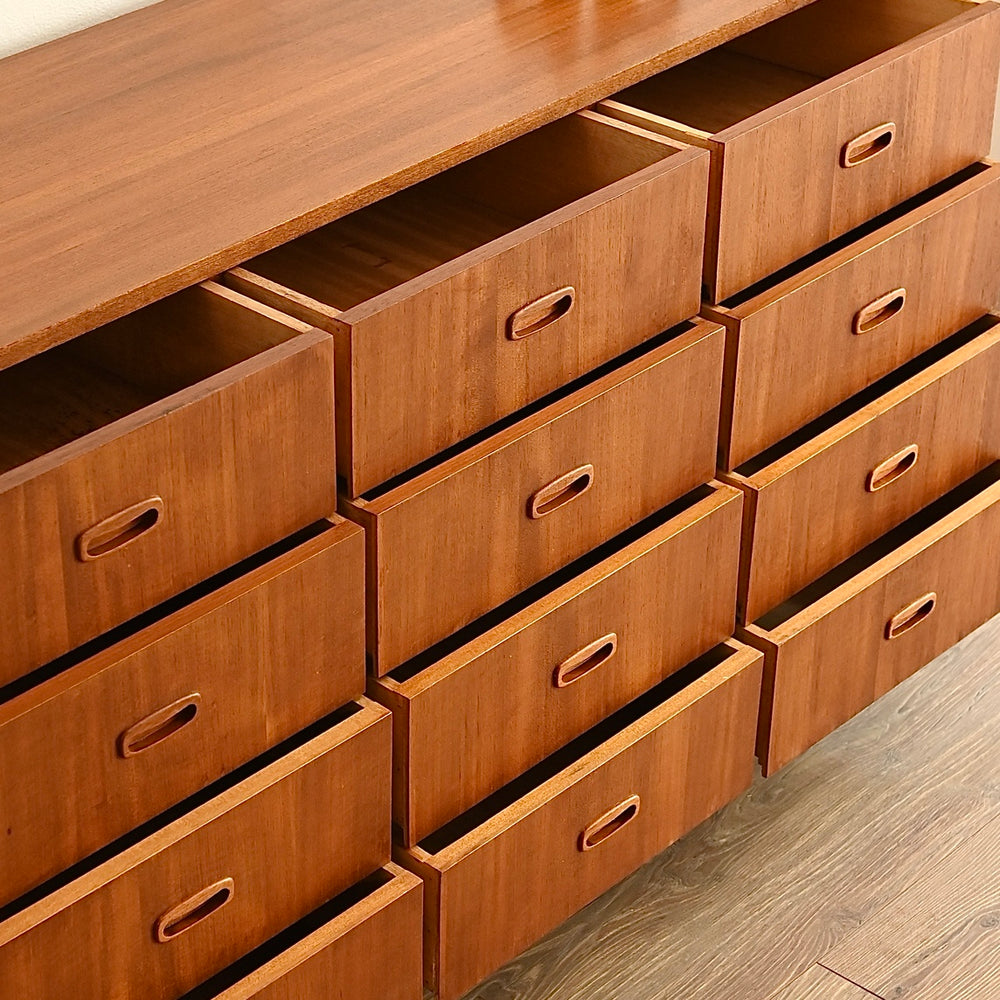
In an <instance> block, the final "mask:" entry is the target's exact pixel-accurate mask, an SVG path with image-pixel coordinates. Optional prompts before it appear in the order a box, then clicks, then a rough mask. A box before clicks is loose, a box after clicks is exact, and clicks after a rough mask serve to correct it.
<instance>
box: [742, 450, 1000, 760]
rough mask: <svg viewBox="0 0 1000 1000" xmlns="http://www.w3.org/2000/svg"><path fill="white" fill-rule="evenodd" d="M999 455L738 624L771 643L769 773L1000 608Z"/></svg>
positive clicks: (764, 752)
mask: <svg viewBox="0 0 1000 1000" xmlns="http://www.w3.org/2000/svg"><path fill="white" fill-rule="evenodd" d="M998 565H1000V464H998V465H993V466H990V468H989V469H986V470H984V471H983V472H982V473H979V474H977V475H976V476H975V477H973V478H972V479H971V480H968V481H967V482H966V483H964V484H962V486H960V487H958V488H956V489H955V490H953V491H952V492H951V493H949V494H947V495H946V496H945V497H943V498H941V500H938V501H935V503H933V504H931V505H930V506H928V507H925V508H924V510H922V511H921V512H920V513H919V514H916V515H915V516H914V517H912V518H910V520H908V521H906V522H905V523H904V524H902V525H900V526H899V527H898V528H896V529H894V530H893V531H891V532H889V533H888V534H886V535H884V536H883V537H882V538H880V539H879V540H878V541H877V542H874V543H872V545H870V546H869V547H868V548H867V549H865V550H864V551H862V552H861V553H859V554H858V555H857V556H855V557H853V558H852V559H850V560H848V561H847V562H845V563H843V564H841V566H839V567H837V569H836V570H833V571H832V572H830V573H828V574H827V575H826V576H824V577H822V578H821V579H820V580H818V581H817V582H816V583H815V584H811V585H810V586H809V587H807V588H805V589H804V590H802V591H800V592H799V593H798V594H797V595H795V597H794V598H791V599H790V600H789V601H787V602H785V603H784V604H782V605H780V606H779V607H778V608H775V609H774V610H773V611H771V612H768V614H766V615H764V616H763V617H762V618H760V619H758V620H757V621H756V622H755V623H754V624H753V625H750V626H747V627H746V629H743V630H741V631H742V633H743V634H744V635H745V637H746V639H747V641H749V642H752V643H753V644H754V645H755V646H759V647H760V648H761V649H763V650H764V651H765V652H766V666H765V674H764V697H763V699H762V705H761V729H760V734H759V740H758V756H759V757H760V760H761V763H762V766H763V767H764V771H765V773H766V774H771V773H773V772H775V771H777V770H778V768H780V767H783V766H784V765H785V764H786V763H788V761H790V760H791V759H792V758H793V757H796V756H797V755H798V754H800V753H802V752H803V751H804V750H806V749H808V748H809V747H810V746H812V744H814V743H816V742H817V741H818V740H820V739H822V738H823V737H824V736H826V735H827V733H830V732H832V731H833V730H834V729H836V728H837V727H838V726H839V725H840V724H841V723H843V722H846V721H847V720H848V719H850V718H851V717H852V716H853V715H855V714H857V713H858V712H860V711H861V709H863V708H865V707H866V706H867V705H869V704H871V703H872V702H873V701H875V699H876V698H879V697H880V696H881V695H883V694H885V693H886V692H887V691H889V690H890V689H891V688H893V687H894V686H895V685H896V684H898V683H899V682H900V681H902V680H904V679H905V678H906V677H908V676H910V674H912V673H914V672H915V671H916V670H918V669H919V668H920V667H922V666H923V665H924V664H925V663H928V662H929V661H930V660H932V659H933V658H934V657H935V656H937V655H938V654H939V653H943V652H944V651H945V650H946V649H948V647H949V646H952V645H954V643H956V642H958V640H959V639H961V638H962V637H963V636H965V635H967V634H968V633H969V632H971V631H972V630H973V629H975V628H977V627H978V626H979V625H981V624H982V623H983V622H985V621H987V620H988V619H989V618H991V617H992V616H993V615H995V614H996V613H997V612H998V611H1000V574H998V573H997V571H996V567H997V566H998Z"/></svg>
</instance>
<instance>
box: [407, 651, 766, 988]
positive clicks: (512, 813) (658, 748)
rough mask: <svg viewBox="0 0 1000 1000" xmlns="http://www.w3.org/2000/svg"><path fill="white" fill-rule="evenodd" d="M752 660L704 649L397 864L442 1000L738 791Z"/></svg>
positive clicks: (755, 669)
mask: <svg viewBox="0 0 1000 1000" xmlns="http://www.w3.org/2000/svg"><path fill="white" fill-rule="evenodd" d="M761 663H762V658H761V656H760V654H759V653H757V652H756V651H754V650H751V649H749V648H747V647H746V646H742V645H740V644H738V643H735V642H732V641H730V642H728V643H726V644H725V645H723V646H719V647H716V648H715V649H713V650H712V651H710V652H709V653H706V654H705V655H704V656H703V657H701V658H699V659H698V660H696V661H694V662H693V663H691V664H690V665H689V666H688V667H685V668H684V669H683V670H681V671H680V672H679V673H677V674H675V675H673V676H672V677H670V678H668V679H667V680H666V681H664V682H662V684H660V685H658V686H657V687H655V688H653V689H652V691H649V692H647V694H645V695H643V696H642V697H641V698H639V699H637V700H636V701H634V702H632V703H631V704H630V705H629V706H627V707H626V708H625V709H623V710H622V711H621V712H619V713H617V714H616V715H614V716H612V717H611V718H610V719H608V720H606V721H605V722H603V723H602V724H601V725H600V726H598V727H597V728H596V729H593V730H590V731H589V732H588V733H587V734H585V735H584V736H583V737H580V739H579V740H577V741H575V742H574V743H572V744H570V746H568V747H566V748H565V749H564V750H562V751H560V752H559V753H557V754H554V755H553V756H552V757H550V758H548V760H546V761H545V762H544V763H543V764H542V765H539V766H538V767H537V768H535V769H533V770H532V771H529V772H528V773H527V774H526V775H524V776H523V778H521V779H518V781H517V782H514V783H513V784H512V785H510V786H508V787H507V788H505V789H503V790H502V791H501V792H499V793H497V795H496V796H493V797H491V798H490V799H487V800H486V801H485V802H483V803H482V804H481V805H480V806H477V807H476V808H475V809H474V810H472V811H471V812H469V813H467V814H464V815H463V816H461V817H459V819H457V820H455V821H454V823H452V824H449V825H448V826H446V827H444V828H443V829H442V830H440V831H438V832H437V833H435V834H434V835H433V836H432V837H430V838H428V839H426V840H424V841H422V842H421V843H420V844H419V845H418V846H416V847H412V848H409V849H403V848H399V849H398V850H397V860H398V862H399V863H400V864H402V865H403V866H404V867H406V868H410V869H411V870H412V871H414V872H416V873H417V874H418V875H420V876H421V877H422V878H423V879H424V892H425V894H426V895H425V907H424V912H425V918H424V919H425V924H424V926H425V938H424V965H425V978H426V983H427V985H428V987H429V988H430V989H431V990H433V991H435V992H436V993H437V994H438V996H439V998H440V1000H455V998H457V997H459V996H461V995H462V994H463V993H465V991H466V990H468V989H469V988H470V987H471V986H473V985H475V983H477V982H478V981H479V980H481V979H482V978H483V977H484V976H486V975H488V974H489V973H491V972H493V971H494V970H495V969H496V968H498V967H499V966H500V965H502V964H503V963H504V962H506V961H507V960H508V959H510V958H513V957H514V956H515V955H517V954H518V953H519V952H521V951H523V950H524V949H525V948H526V947H527V946H528V945H529V944H531V943H532V942H533V941H535V940H536V939H538V938H539V937H541V936H542V935H543V934H546V933H547V932H548V931H549V930H551V929H552V928H553V927H555V926H556V925H557V924H559V923H561V922H562V921H563V920H564V919H565V918H566V917H568V916H570V915H571V914H572V913H574V912H575V911H576V910H578V909H580V908H581V907H583V906H584V905H586V904H587V903H589V902H590V901H591V900H593V899H595V898H596V897H597V896H599V895H600V894H601V893H602V892H604V891H605V890H607V889H609V888H611V886H613V885H614V884H615V883H617V882H619V881H620V880H621V879H623V878H624V877H625V876H626V875H628V874H630V873H631V872H633V871H635V869H637V868H638V867H639V866H640V865H642V864H644V863H645V862H646V861H647V860H648V859H649V858H651V857H653V855H655V854H657V853H658V852H659V851H661V850H663V849H664V848H665V847H667V846H668V845H669V844H671V843H673V842H674V841H675V840H677V839H678V838H680V837H681V836H683V835H684V834H685V833H687V832H688V831H689V830H691V829H692V828H693V827H695V826H697V825H698V824H699V823H700V822H702V820H704V819H706V818H707V817H708V816H710V815H711V814H712V813H714V812H715V811H716V810H717V809H719V808H720V807H721V806H723V805H724V804H725V803H727V802H729V801H731V800H732V799H734V798H736V796H738V795H739V794H740V793H741V792H743V791H744V790H745V789H746V788H748V787H749V785H750V782H751V779H752V776H753V772H754V756H753V740H754V731H755V728H756V724H757V708H758V700H759V696H760V678H761Z"/></svg>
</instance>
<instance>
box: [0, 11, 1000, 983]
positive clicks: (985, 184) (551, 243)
mask: <svg viewBox="0 0 1000 1000" xmlns="http://www.w3.org/2000/svg"><path fill="white" fill-rule="evenodd" d="M998 68H1000V7H998V6H997V5H996V4H994V3H991V2H972V0H813V2H811V3H810V2H807V0H671V2H669V3H667V2H663V3H642V4H637V3H631V2H629V0H545V2H529V0H426V2H422V0H399V2H398V3H395V4H382V5H380V4H374V3H371V2H370V0H343V2H341V3H338V4H329V3H323V2H321V0H287V2H283V3H273V4H256V3H250V2H248V0H200V2H195V0H164V2H162V3H159V4H156V5H154V6H152V7H149V8H147V9H145V10H142V11H139V12H137V13H135V14H131V15H128V16H125V17H122V18H119V19H117V20H115V21H111V22H108V23H107V24H104V25H102V26H99V27H97V28H93V29H89V30H87V31H84V32H82V33H80V34H78V35H74V36H71V37H69V38H66V39H63V40H60V41H57V42H53V43H50V44H48V45H44V46H41V47H39V48H37V49H33V50H30V51H28V52H24V53H22V54H20V55H17V56H14V57H11V58H9V59H7V60H4V61H3V62H2V63H0V112H2V115H0V117H2V121H3V130H4V140H3V144H2V147H0V184H2V189H0V232H2V233H3V239H2V241H0V537H2V540H3V549H2V551H3V557H4V559H3V573H2V576H0V637H2V639H0V642H2V656H0V1000H22V998H32V1000H65V998H66V997H69V996H79V997H82V998H84V1000H135V998H138V997H140V996H141V997H142V998H143V1000H182V998H183V1000H250V998H259V1000H313V998H315V1000H334V998H340V1000H348V998H350V1000H419V998H420V997H421V996H422V995H423V991H424V988H425V986H426V987H427V988H429V989H430V990H432V991H433V992H434V993H436V994H437V995H438V996H439V997H440V998H441V1000H457V998H458V997H460V996H461V995H463V994H465V993H466V992H467V991H468V990H469V989H471V988H472V987H473V986H475V984H476V983H477V982H479V981H480V980H481V979H483V978H484V977H485V976H487V975H488V974H490V973H491V972H492V971H493V970H495V969H496V968H497V967H498V966H500V965H501V964H502V963H504V962H505V961H507V960H508V959H510V958H512V957H513V956H515V955H516V954H517V953H518V952H519V951H521V950H522V949H524V948H525V947H527V946H528V945H529V944H530V943H531V942H533V941H534V940H536V939H537V938H539V937H540V936H541V935H543V934H545V933H547V932H548V931H549V930H551V929H552V928H553V927H555V926H556V925H557V924H558V923H559V922H561V921H562V920H563V919H565V918H566V917H568V916H569V915H570V914H571V913H573V912H574V911H576V910H577V909H579V908H580V907H582V906H584V905H585V904H586V903H588V902H589V901H591V900H593V899H594V898H595V897H596V896H598V895H599V894H600V893H602V892H603V891H605V890H606V889H608V888H609V887H610V886H612V885H613V884H615V883H616V882H617V881H619V880H620V879H622V878H623V877H624V876H626V875H627V874H629V873H630V872H632V871H634V870H635V869H636V868H637V867H638V866H640V865H642V864H643V863H644V862H645V861H647V860H648V859H649V858H651V857H652V856H653V855H655V854H657V853H658V852H660V851H661V850H663V849H664V848H665V847H667V846H668V845H669V844H671V843H672V842H674V841H675V840H677V839H678V838H679V837H681V836H683V835H684V834H685V833H686V832H687V831H689V830H690V829H692V828H693V827H694V826H696V825H697V824H699V823H700V822H702V821H703V820H704V819H706V818H707V817H708V816H710V815H711V814H712V813H713V812H715V811H716V810H717V809H718V808H719V807H721V806H722V805H723V804H725V803H727V802H729V801H731V800H732V799H734V798H736V797H737V796H738V795H740V794H741V792H743V791H744V790H745V789H746V788H747V787H748V786H749V784H750V782H751V780H752V778H753V775H754V771H755V767H756V766H757V761H758V760H759V763H760V766H761V767H762V769H763V771H764V773H765V774H766V775H770V774H772V773H773V772H775V771H776V770H778V769H779V768H781V767H782V766H783V765H784V764H786V763H787V762H788V761H790V760H791V759H792V758H794V757H796V756H797V755H798V754H800V753H802V752H803V751H804V750H806V749H807V748H808V747H809V746H811V745H812V744H813V743H815V742H816V741H817V740H819V739H821V738H822V737H823V736H824V735H826V734H828V733H829V732H831V731H832V730H833V729H834V728H836V727H837V726H839V725H840V724H841V723H843V722H844V721H845V720H847V719H848V718H850V717H851V716H852V715H854V714H855V713H857V712H859V711H860V710H861V709H862V708H864V707H865V706H866V705H868V704H870V703H871V702H872V701H874V700H875V699H876V698H878V697H879V696H880V695H881V694H883V693H884V692H886V691H887V690H889V689H890V688H891V687H892V686H893V685H895V684H897V683H898V682H899V681H901V680H902V679H903V678H905V677H907V676H908V675H910V674H911V673H913V672H914V671H916V670H917V669H919V668H920V667H921V666H922V665H923V664H925V663H927V662H928V661H929V660H930V659H932V658H933V657H935V656H936V655H937V654H938V653H940V652H942V651H943V650H944V649H946V648H947V647H948V646H950V645H951V644H953V643H954V642H955V641H957V640H958V639H959V638H961V637H962V636H963V635H965V634H966V633H968V632H970V631H971V630H972V629H974V628H976V627H977V626H978V625H980V624H982V623H983V622H985V621H986V620H987V619H988V618H990V617H991V616H993V615H994V614H996V613H997V612H1000V574H998V573H997V566H998V565H1000V316H997V315H994V313H996V312H998V307H1000V302H998V299H1000V166H997V165H992V164H990V163H989V162H987V161H986V160H985V159H984V158H985V157H986V155H987V154H988V151H989V147H990V133H991V126H992V120H993V95H994V93H995V90H996V80H997V74H998ZM735 1000H738V998H735Z"/></svg>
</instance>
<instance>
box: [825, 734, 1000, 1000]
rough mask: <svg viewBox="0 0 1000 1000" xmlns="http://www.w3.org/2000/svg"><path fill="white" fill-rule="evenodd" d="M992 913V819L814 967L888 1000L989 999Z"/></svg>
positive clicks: (997, 928) (999, 853) (998, 961)
mask: <svg viewBox="0 0 1000 1000" xmlns="http://www.w3.org/2000/svg"><path fill="white" fill-rule="evenodd" d="M992 759H993V761H994V763H996V760H997V754H996V751H995V750H994V752H993V755H992ZM998 912H1000V819H993V820H992V821H991V822H990V823H987V824H986V825H985V826H984V827H983V829H981V830H980V831H979V832H978V833H976V834H975V835H974V836H972V837H970V838H969V839H968V840H967V841H966V842H965V843H964V844H963V845H962V846H961V847H960V848H959V849H958V850H956V851H954V852H953V853H951V854H949V855H948V857H947V858H945V859H944V860H943V861H942V862H941V863H940V864H939V865H937V867H935V868H934V869H932V870H931V871H930V872H928V873H927V875H926V876H925V877H924V878H922V879H921V880H920V881H919V882H918V883H917V884H916V885H913V886H911V887H910V888H909V889H908V890H907V891H906V892H904V893H903V894H902V895H901V896H900V897H899V898H898V899H896V900H894V901H893V902H892V903H890V904H889V905H888V906H887V907H886V908H885V909H884V910H882V912H881V913H879V914H878V915H877V916H875V917H873V918H872V919H871V920H869V921H866V922H865V923H864V924H862V926H861V927H860V928H859V929H858V930H857V931H855V932H854V933H853V934H852V935H850V936H849V937H848V938H847V939H846V940H844V941H843V942H841V943H840V944H839V945H838V946H837V947H836V948H834V949H833V950H832V951H831V952H830V953H829V954H828V955H826V956H825V957H824V958H823V959H822V964H823V965H825V966H827V967H828V968H830V969H833V970H834V971H835V972H837V973H838V974H840V975H842V976H845V977H848V978H850V979H852V980H854V981H855V982H858V983H864V984H865V986H866V987H867V988H868V989H870V990H871V991H872V992H873V993H876V994H877V995H878V996H880V997H886V998H892V1000H911V998H912V1000H953V998H955V997H961V998H962V1000H991V998H993V997H996V996H998V995H1000V921H998V920H997V913H998Z"/></svg>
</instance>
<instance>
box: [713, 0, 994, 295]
mask: <svg viewBox="0 0 1000 1000" xmlns="http://www.w3.org/2000/svg"><path fill="white" fill-rule="evenodd" d="M857 13H858V16H859V17H864V16H866V12H865V10H864V7H863V5H859V9H858V12H857ZM998 58H1000V17H998V16H997V15H996V11H995V10H994V9H992V8H990V9H986V8H984V9H982V10H980V11H976V10H974V9H972V10H970V12H969V13H968V14H964V15H961V16H959V17H957V18H955V19H954V20H952V21H951V22H949V23H948V24H947V25H944V26H942V27H939V28H935V29H933V30H932V31H929V32H927V33H925V34H924V35H921V36H918V37H917V38H915V39H913V40H912V41H911V42H907V43H905V44H904V45H901V46H899V47H898V48H897V49H894V50H892V51H890V52H888V53H885V54H884V55H882V56H879V57H876V58H875V59H871V60H868V61H867V62H864V63H862V64H860V65H859V66H858V67H857V69H855V70H852V71H848V72H847V73H844V74H841V75H840V76H837V77H834V78H832V79H831V80H829V81H827V82H825V83H821V84H819V85H818V86H816V87H814V88H812V89H810V90H808V91H806V92H805V93H804V94H802V95H801V97H800V98H792V99H790V100H788V101H785V102H782V103H781V104H779V105H777V106H776V107H775V108H774V109H773V110H772V111H765V112H763V113H762V114H760V115H757V116H755V117H753V118H751V119H749V120H748V121H746V122H744V123H742V124H741V125H736V126H734V127H733V128H731V129H727V130H726V131H725V132H721V133H719V134H718V135H717V136H716V137H715V139H714V140H713V141H714V143H715V144H716V145H717V147H718V149H717V153H718V152H721V154H722V155H723V156H724V166H720V169H721V170H722V182H721V190H720V194H719V203H718V204H719V207H718V218H717V220H716V221H717V224H718V230H719V237H718V259H717V262H712V261H708V262H706V281H707V282H708V285H709V290H710V293H711V295H712V301H713V302H720V301H723V300H724V299H726V298H728V297H729V296H731V295H733V294H735V293H736V292H739V291H740V290H742V289H744V288H746V287H747V286H748V285H751V284H752V283H753V282H755V281H759V280H760V279H761V278H764V277H766V276H767V275H769V274H771V273H773V272H774V271H776V270H778V269H779V268H781V267H783V266H784V265H786V264H790V263H791V262H792V261H794V260H797V259H798V258H799V257H801V256H803V255H804V254H806V253H808V252H809V251H811V250H814V249H816V248H817V247H820V246H822V245H823V244H824V243H827V242H828V241H829V240H831V239H833V238H834V237H835V236H839V235H841V234H842V233H846V232H847V231H848V230H850V229H853V228H854V227H855V226H857V225H860V224H861V223H862V222H864V221H866V220H867V219H870V218H872V217H873V216H875V215H878V214H879V213H880V212H883V211H885V210H886V209H888V208H890V207H892V206H893V205H896V204H898V203H899V202H901V201H903V200H904V199H906V198H908V197H910V196H911V195H914V194H916V193H917V192H919V191H922V190H923V189H924V188H927V187H929V186H930V185H931V184H934V183H936V182H937V181H939V180H942V179H943V178H945V177H947V176H948V175H949V174H952V173H954V172H955V171H957V170H960V169H962V168H963V167H965V166H968V164H970V163H972V162H974V161H975V160H978V159H980V158H981V157H984V156H987V155H988V154H989V149H990V137H991V134H992V129H993V122H992V115H993V102H994V97H993V92H992V90H991V84H990V82H989V81H993V80H996V78H997V63H998ZM956 108H961V109H962V113H961V114H956V113H955V109H956ZM886 123H894V124H895V126H896V129H895V137H894V139H893V141H892V143H891V145H890V146H889V147H888V148H886V149H885V150H884V151H883V152H880V153H878V154H877V155H875V156H873V157H872V158H871V159H870V160H869V161H867V162H863V163H860V164H858V165H857V166H853V167H844V166H842V165H841V156H842V151H843V150H844V148H845V147H846V146H847V144H848V143H850V142H851V141H852V140H854V139H855V138H857V137H859V136H862V135H864V134H865V133H867V132H869V131H871V130H873V129H875V128H877V127H878V126H882V125H884V124H886ZM806 178H808V183H804V180H805V179H806ZM713 263H714V264H715V266H714V267H713Z"/></svg>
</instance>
